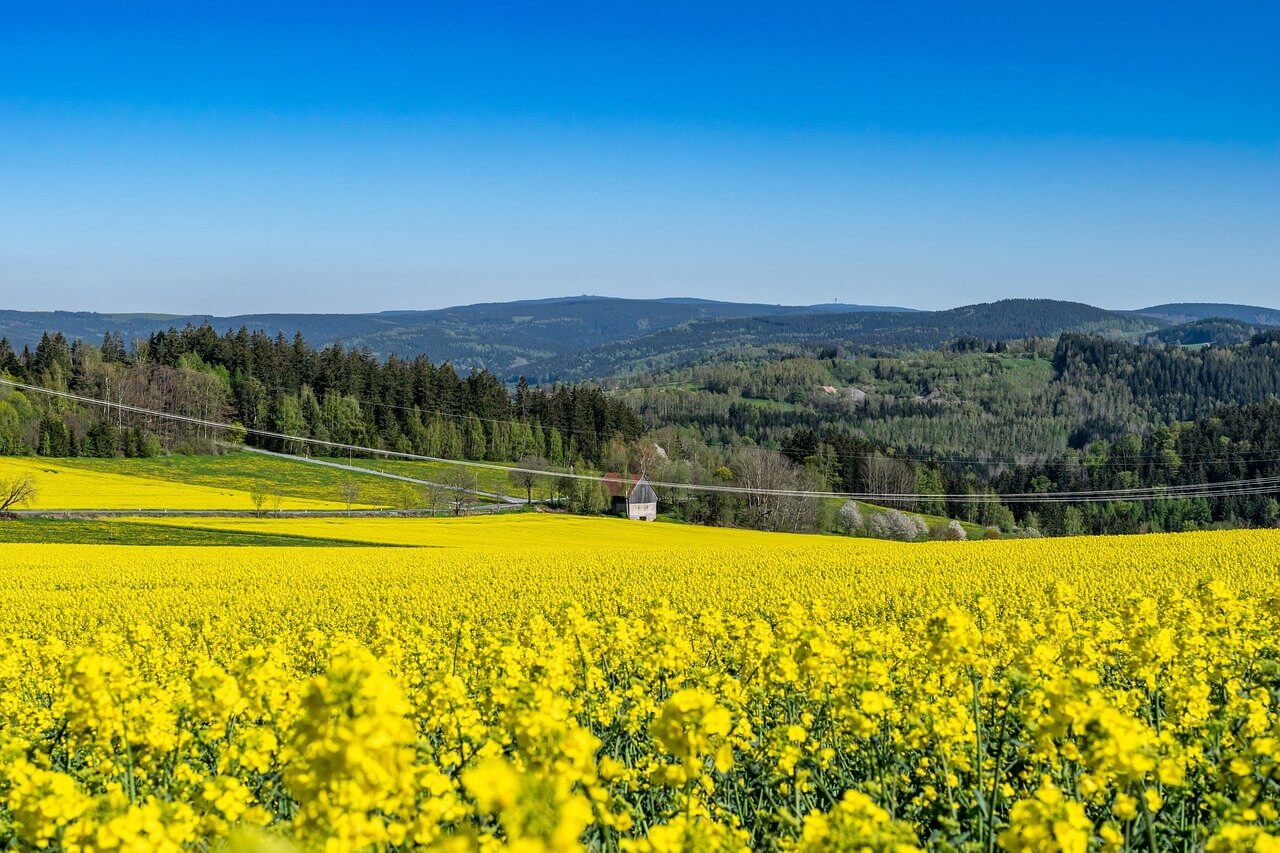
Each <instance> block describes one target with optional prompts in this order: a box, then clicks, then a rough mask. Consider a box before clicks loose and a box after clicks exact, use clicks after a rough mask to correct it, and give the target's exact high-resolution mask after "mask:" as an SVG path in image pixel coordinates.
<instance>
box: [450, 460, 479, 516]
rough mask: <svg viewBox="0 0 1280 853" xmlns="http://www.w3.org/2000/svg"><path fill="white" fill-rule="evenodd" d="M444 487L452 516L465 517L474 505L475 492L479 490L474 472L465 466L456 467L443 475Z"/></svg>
mask: <svg viewBox="0 0 1280 853" xmlns="http://www.w3.org/2000/svg"><path fill="white" fill-rule="evenodd" d="M444 485H445V486H446V487H447V488H448V489H449V491H450V495H449V500H450V502H451V503H452V505H453V514H454V515H466V514H467V513H469V512H470V511H471V508H472V507H474V506H475V504H476V492H477V491H478V490H479V488H480V484H479V482H478V481H477V480H476V472H475V471H472V470H471V469H470V468H468V467H466V466H465V465H458V466H456V467H455V468H454V469H453V470H452V471H450V472H449V473H448V474H446V475H445V478H444Z"/></svg>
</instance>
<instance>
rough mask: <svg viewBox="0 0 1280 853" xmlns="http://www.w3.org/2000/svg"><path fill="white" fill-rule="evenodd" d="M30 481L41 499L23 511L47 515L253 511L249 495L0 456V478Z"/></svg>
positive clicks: (307, 504) (294, 505) (297, 502)
mask: <svg viewBox="0 0 1280 853" xmlns="http://www.w3.org/2000/svg"><path fill="white" fill-rule="evenodd" d="M16 476H28V477H30V478H31V480H32V482H33V484H34V485H35V487H36V499H35V501H34V502H32V504H31V505H30V506H28V507H22V508H23V509H42V510H77V509H85V510H92V509H104V510H121V509H124V510H133V509H171V510H206V509H209V510H223V509H236V510H251V509H253V508H254V507H253V501H252V500H251V499H250V496H249V493H248V492H245V491H240V490H237V489H221V488H215V487H213V486H201V485H196V484H193V483H182V482H178V481H175V480H159V479H151V478H148V477H138V476H134V475H131V474H114V473H110V472H106V471H90V470H84V469H82V468H77V467H73V466H69V465H61V464H59V463H57V462H56V461H54V460H51V459H44V458H31V457H21V456H0V478H10V477H16ZM273 508H277V509H342V508H343V505H342V504H339V503H335V502H332V501H320V500H313V499H311V498H298V497H292V496H285V497H282V498H281V499H280V504H279V506H278V507H273Z"/></svg>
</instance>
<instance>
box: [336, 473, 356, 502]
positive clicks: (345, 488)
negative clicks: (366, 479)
mask: <svg viewBox="0 0 1280 853" xmlns="http://www.w3.org/2000/svg"><path fill="white" fill-rule="evenodd" d="M338 494H339V495H340V496H341V497H342V502H343V503H344V504H346V505H347V509H348V510H350V509H351V506H352V504H355V503H357V502H359V500H360V484H359V483H357V482H356V481H355V480H354V479H353V478H351V477H345V478H343V480H342V482H341V483H339V484H338Z"/></svg>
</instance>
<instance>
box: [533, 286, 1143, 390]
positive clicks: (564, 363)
mask: <svg viewBox="0 0 1280 853" xmlns="http://www.w3.org/2000/svg"><path fill="white" fill-rule="evenodd" d="M1164 325H1166V324H1164V323H1162V322H1160V321H1158V320H1155V319H1153V318H1149V317H1143V316H1140V315H1137V314H1134V313H1131V312H1127V311H1108V310H1106V309H1104V308H1096V307H1094V306H1092V305H1086V304H1084V303H1081V302H1064V301H1060V300H1053V299H1006V300H1002V301H999V302H987V303H982V304H979V305H964V306H961V307H959V308H950V309H947V310H945V311H913V312H909V313H902V312H898V313H889V312H883V311H880V312H875V311H872V312H857V313H855V312H849V313H843V314H815V315H791V316H772V317H742V318H722V319H717V320H708V321H703V322H699V323H690V324H685V325H681V326H675V327H672V328H668V329H663V330H661V331H658V332H654V333H652V334H649V335H644V336H640V337H636V338H633V339H631V340H627V341H620V342H612V343H610V344H608V345H607V346H601V347H597V348H594V349H588V350H583V351H580V352H575V353H569V354H566V355H564V356H560V357H557V358H554V359H547V360H544V361H540V362H533V363H531V364H529V365H526V366H524V367H523V368H522V369H523V371H524V372H525V373H526V374H527V375H528V376H529V377H530V378H536V379H538V380H539V381H556V380H571V379H572V380H577V379H584V378H590V377H602V376H613V375H617V374H622V373H632V372H637V371H642V370H650V369H656V368H665V367H671V366H674V365H677V364H680V363H684V362H691V361H696V360H697V359H699V358H701V357H702V356H703V355H705V354H707V353H710V352H715V351H723V350H728V349H734V348H740V347H748V346H762V345H766V344H780V343H798V344H804V343H807V344H822V345H837V344H849V345H860V346H884V347H891V346H895V347H896V346H906V347H934V346H938V345H939V344H942V343H945V342H946V341H949V340H954V339H956V338H963V337H975V338H986V339H990V340H1013V339H1018V338H1027V337H1052V336H1054V335H1057V334H1058V333H1060V332H1064V331H1082V332H1098V333H1100V334H1107V335H1112V336H1116V337H1120V336H1129V337H1137V336H1139V335H1141V334H1144V333H1149V332H1154V331H1156V330H1158V329H1160V328H1161V327H1162V326H1164Z"/></svg>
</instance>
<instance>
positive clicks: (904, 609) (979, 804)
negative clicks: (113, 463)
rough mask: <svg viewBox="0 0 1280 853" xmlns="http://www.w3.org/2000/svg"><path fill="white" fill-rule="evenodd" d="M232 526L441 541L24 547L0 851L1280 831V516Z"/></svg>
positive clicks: (10, 650) (783, 844)
mask: <svg viewBox="0 0 1280 853" xmlns="http://www.w3.org/2000/svg"><path fill="white" fill-rule="evenodd" d="M138 523H139V524H150V523H155V522H152V521H139V522H138ZM168 523H177V524H182V523H190V524H195V523H197V522H195V521H188V522H184V521H181V520H174V521H170V522H168ZM198 524H199V526H203V527H208V526H213V525H226V526H240V527H257V528H263V529H268V530H278V531H286V530H287V531H289V532H294V533H300V534H303V535H308V536H331V537H332V538H335V539H345V540H353V539H355V540H362V541H368V542H370V543H375V542H376V543H393V544H399V545H404V546H406V547H390V548H389V547H372V546H371V547H368V548H360V547H356V548H342V549H339V548H327V547H274V548H273V547H204V548H201V547H140V546H139V547H135V546H108V545H102V546H93V545H42V546H31V545H0V624H3V626H4V627H3V637H2V638H0V836H2V837H4V838H8V839H13V840H14V841H15V842H16V843H17V844H18V845H20V846H28V847H30V846H37V847H39V846H55V847H56V846H60V847H64V848H68V849H114V848H120V849H163V848H170V849H176V848H178V847H182V846H193V845H201V844H206V843H209V842H211V841H213V840H215V839H218V838H223V837H232V838H233V840H234V842H235V843H237V844H245V845H258V846H264V847H265V846H271V845H277V846H286V845H293V846H296V847H297V848H299V849H312V848H320V847H325V848H328V849H333V850H348V849H359V848H365V847H374V848H387V847H392V848H402V847H403V848H407V847H428V848H440V849H448V850H474V849H485V850H490V849H494V850H496V849H506V848H511V849H519V850H530V851H532V850H571V849H576V848H579V847H587V848H605V849H619V848H620V849H626V850H636V851H657V850H673V851H674V850H723V849H746V848H747V847H755V848H759V849H778V850H883V851H908V850H913V849H917V848H937V849H965V850H975V851H976V850H983V851H985V850H992V849H1006V850H1074V851H1082V850H1086V849H1114V850H1119V849H1126V848H1136V849H1166V848H1180V849H1195V848H1197V847H1207V848H1208V849H1209V850H1210V851H1222V850H1266V849H1275V848H1276V845H1277V843H1280V842H1277V839H1276V834H1277V831H1278V829H1280V816H1278V814H1277V802H1278V801H1280V765H1278V764H1277V760H1278V758H1280V712H1278V705H1280V600H1278V596H1280V533H1277V532H1275V531H1252V532H1250V531H1242V532H1222V533H1200V534H1181V535H1163V536H1140V537H1116V538H1087V539H1085V538H1082V539H1060V540H1039V541H1000V542H976V543H963V542H961V543H932V544H920V545H901V544H893V543H884V542H870V541H857V540H847V539H839V538H835V537H806V536H785V535H769V534H758V533H749V532H741V531H729V530H708V529H701V528H694V527H681V526H676V525H663V524H659V525H640V524H635V523H629V522H625V521H616V520H604V519H572V518H565V517H556V516H549V515H535V514H530V515H521V516H509V517H502V518H488V519H460V520H448V521H445V520H440V521H409V520H399V521H395V520H387V521H364V520H359V521H357V520H349V521H330V520H315V521H307V522H305V523H301V524H299V523H295V522H293V521H291V520H280V519H271V520H256V519H255V520H249V519H244V520H241V519H234V520H230V519H219V520H213V519H200V520H198Z"/></svg>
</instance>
